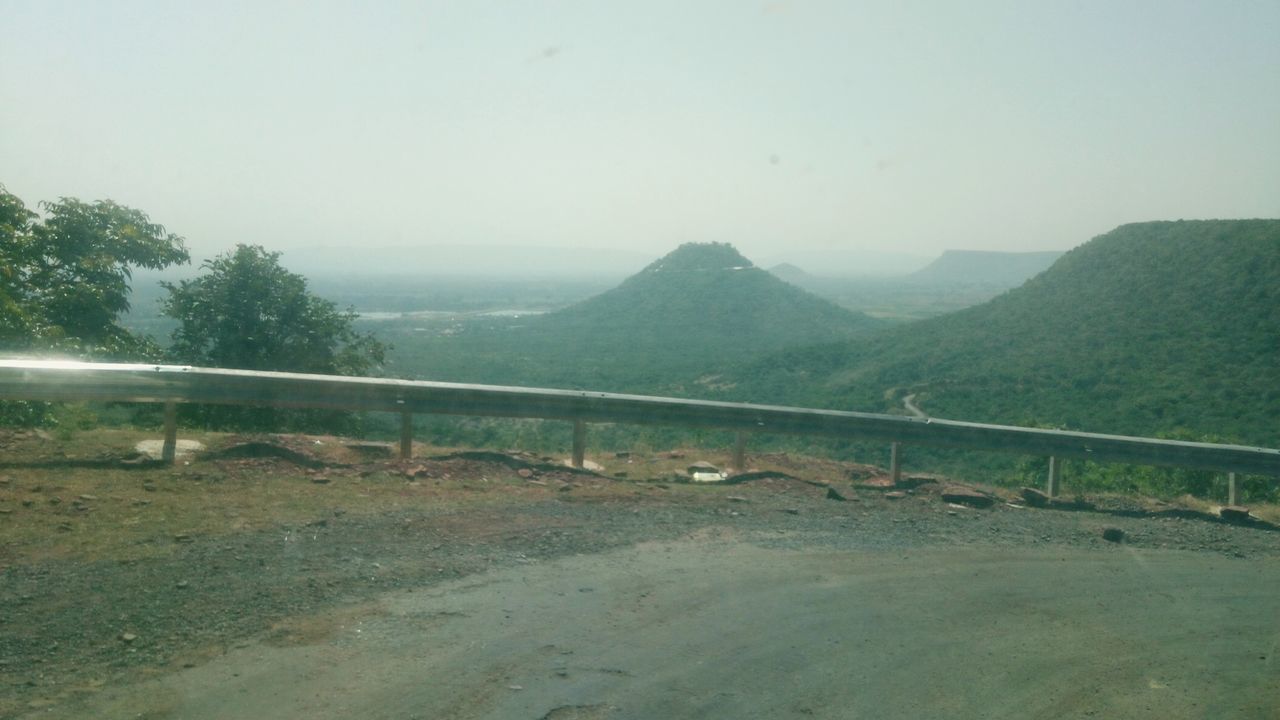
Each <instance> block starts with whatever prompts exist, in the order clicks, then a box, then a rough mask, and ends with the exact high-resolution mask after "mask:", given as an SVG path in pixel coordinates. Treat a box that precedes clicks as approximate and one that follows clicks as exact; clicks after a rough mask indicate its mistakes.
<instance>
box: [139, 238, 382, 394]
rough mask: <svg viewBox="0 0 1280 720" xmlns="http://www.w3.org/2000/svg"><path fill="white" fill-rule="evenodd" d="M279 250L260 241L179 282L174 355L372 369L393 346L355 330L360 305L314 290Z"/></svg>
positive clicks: (173, 306) (174, 292) (172, 298)
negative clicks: (345, 304)
mask: <svg viewBox="0 0 1280 720" xmlns="http://www.w3.org/2000/svg"><path fill="white" fill-rule="evenodd" d="M279 258H280V254H279V253H272V252H267V251H266V250H264V249H263V248H261V247H259V246H257V245H237V246H236V249H235V250H233V251H230V252H227V253H224V254H222V255H219V256H218V257H216V258H214V259H212V260H208V261H206V262H205V263H204V264H203V265H202V266H201V267H202V268H204V270H205V271H206V272H205V274H204V275H201V276H200V277H198V278H195V279H193V280H182V281H180V282H179V283H178V284H177V285H174V284H172V283H162V285H163V286H164V287H165V289H166V290H168V292H169V296H168V297H167V298H165V299H164V300H163V301H162V305H163V309H164V313H165V314H166V315H168V316H170V317H172V318H174V319H176V320H178V321H179V322H180V323H181V324H180V325H179V327H178V329H177V330H175V331H174V333H173V344H172V346H171V347H170V353H171V354H172V356H173V357H174V359H176V360H179V361H182V362H187V363H191V364H195V365H204V366H209V367H223V368H238V369H241V370H280V371H290V372H305V373H321V374H328V375H367V374H369V373H370V371H371V370H372V369H373V368H375V367H377V366H378V365H380V364H381V363H382V362H383V359H384V354H385V352H386V348H385V347H384V346H383V345H382V343H380V342H378V341H377V340H375V339H374V338H373V337H372V336H370V335H362V334H359V333H357V332H355V330H354V329H353V328H352V321H354V320H355V318H356V314H355V311H353V310H345V311H344V310H338V308H337V307H336V306H335V305H334V304H333V303H332V302H329V301H328V300H324V299H322V298H319V297H317V296H315V295H313V294H312V293H311V292H310V291H309V290H308V289H307V281H306V278H304V277H302V276H301V275H296V274H294V273H291V272H289V271H288V270H286V269H284V268H283V267H281V266H280V263H279Z"/></svg>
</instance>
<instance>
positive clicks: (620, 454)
mask: <svg viewBox="0 0 1280 720" xmlns="http://www.w3.org/2000/svg"><path fill="white" fill-rule="evenodd" d="M613 456H614V457H616V458H629V457H631V453H630V452H628V451H626V450H622V451H619V452H616V453H614V454H613Z"/></svg>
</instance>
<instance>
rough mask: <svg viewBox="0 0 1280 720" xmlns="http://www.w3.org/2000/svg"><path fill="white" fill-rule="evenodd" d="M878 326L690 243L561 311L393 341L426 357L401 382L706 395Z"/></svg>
mask: <svg viewBox="0 0 1280 720" xmlns="http://www.w3.org/2000/svg"><path fill="white" fill-rule="evenodd" d="M881 324H882V323H881V322H880V321H877V320H874V319H872V318H869V317H867V316H865V315H862V314H860V313H854V312H850V311H848V310H844V309H842V308H840V307H837V306H836V305H833V304H832V303H830V302H828V301H826V300H823V299H821V298H819V297H817V296H815V295H812V294H810V293H808V292H805V291H803V290H801V289H799V288H797V287H794V286H792V285H789V284H787V283H785V282H783V281H781V280H779V279H778V278H776V277H774V276H773V275H770V274H769V273H768V272H766V271H764V270H762V269H760V268H757V267H755V266H754V265H752V263H751V261H750V260H747V259H746V258H744V257H743V256H742V255H740V254H739V253H738V251H737V250H735V249H734V248H733V247H732V246H731V245H728V244H724V243H710V244H695V243H690V244H686V245H682V246H680V247H679V248H677V249H676V250H674V251H673V252H671V253H670V254H668V255H666V256H665V257H663V258H661V259H659V260H657V261H655V262H653V263H652V264H650V265H649V266H648V267H646V268H644V269H643V270H641V271H640V272H639V273H636V274H635V275H633V276H631V277H629V278H628V279H626V280H625V281H623V282H622V284H620V285H618V286H617V287H615V288H613V289H611V290H609V291H607V292H604V293H602V294H600V295H597V296H595V297H592V298H589V299H587V300H584V301H582V302H579V303H576V304H574V305H571V306H569V307H567V308H564V309H562V310H560V311H557V312H554V313H548V314H546V315H541V316H533V317H523V318H519V319H490V320H488V321H485V322H472V323H467V324H465V325H464V326H462V327H460V328H458V329H456V331H454V332H452V333H451V334H449V335H447V336H437V337H431V338H414V339H412V340H411V342H412V345H411V346H409V347H406V346H404V344H403V339H401V338H392V341H393V342H394V343H396V344H397V350H396V357H397V358H401V359H402V360H401V361H400V362H401V364H402V367H403V366H404V363H405V362H406V361H407V362H412V358H413V357H421V358H423V360H422V361H421V364H420V366H418V367H415V368H413V369H412V372H410V373H403V374H416V375H420V376H422V377H428V378H431V379H439V380H454V381H463V382H486V383H502V384H505V383H511V384H526V385H547V386H553V387H571V388H592V389H604V390H613V391H622V392H671V393H690V394H705V390H706V388H708V387H716V386H718V384H719V381H718V379H717V376H718V375H719V374H720V373H722V372H724V371H725V370H726V369H727V368H729V367H730V366H733V365H737V364H739V363H741V362H744V361H748V360H752V359H756V358H759V357H762V356H765V355H768V354H770V353H774V352H778V351H780V350H782V349H784V348H788V347H795V346H800V345H812V344H815V343H824V342H832V341H838V340H843V339H848V338H853V337H857V336H859V335H862V334H865V333H867V332H868V331H870V330H872V329H876V328H879V327H880V326H881ZM419 368H420V369H419ZM397 372H398V374H400V371H399V370H397Z"/></svg>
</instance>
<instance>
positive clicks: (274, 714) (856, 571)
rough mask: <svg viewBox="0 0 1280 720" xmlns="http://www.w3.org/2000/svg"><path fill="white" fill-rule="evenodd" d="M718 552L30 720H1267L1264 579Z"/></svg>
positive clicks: (1275, 629) (693, 543)
mask: <svg viewBox="0 0 1280 720" xmlns="http://www.w3.org/2000/svg"><path fill="white" fill-rule="evenodd" d="M726 532H730V533H731V534H728V535H725V534H718V533H717V532H716V531H710V530H709V531H705V532H702V533H700V534H699V535H698V536H695V537H691V538H689V539H687V540H682V541H679V542H673V543H645V544H641V545H637V546H632V547H628V548H625V549H621V550H613V551H609V552H606V553H601V554H590V555H577V556H571V557H565V558H560V559H557V560H551V561H545V562H530V563H528V564H524V565H519V566H516V567H508V568H504V569H500V570H495V571H491V572H489V573H483V574H478V575H472V576H469V577H466V578H462V579H460V580H457V581H451V582H447V583H443V584H439V585H435V586H431V587H429V588H423V589H413V590H407V591H398V592H393V593H389V594H386V595H384V596H382V597H381V598H380V599H378V600H377V601H376V602H372V603H369V604H366V605H363V606H361V607H360V608H359V609H358V610H355V611H349V612H347V613H345V614H341V615H335V616H329V617H328V618H316V619H314V620H313V623H312V625H311V626H308V627H310V629H311V630H312V631H313V632H311V633H310V634H308V633H306V632H300V633H298V638H296V639H295V641H294V642H289V643H284V644H281V643H278V642H277V643H275V644H268V643H267V642H266V641H257V642H253V643H250V644H246V645H243V646H241V647H239V648H238V649H234V650H232V651H231V652H229V653H228V654H226V655H224V656H222V657H219V658H217V659H215V660H213V661H211V662H208V663H207V664H203V665H199V666H197V667H193V668H190V669H188V670H183V671H180V672H176V673H172V674H168V675H165V676H162V677H160V678H158V679H155V680H151V681H147V682H143V683H140V684H134V685H129V686H122V687H118V688H104V689H103V690H102V691H101V692H99V693H97V694H96V695H95V696H94V697H93V698H92V700H91V701H89V704H88V705H82V706H78V707H76V708H61V709H57V708H51V709H48V710H46V711H42V712H38V713H33V714H32V716H33V717H36V716H38V717H58V716H65V714H67V713H70V714H74V715H75V716H86V717H88V716H94V717H141V718H189V719H191V720H199V719H208V718H246V717H263V718H268V717H269V718H282V719H283V718H308V719H315V720H323V719H326V718H355V717H359V718H396V719H398V720H406V719H408V718H422V719H426V718H432V719H435V718H441V719H462V718H504V719H505V718H521V719H523V718H527V719H529V720H539V719H541V718H547V719H549V720H575V719H586V718H608V719H610V720H613V719H615V718H616V719H622V718H627V719H630V718H689V717H700V718H788V717H795V718H912V719H916V718H941V717H956V718H1161V719H1172V720H1176V719H1179V718H1276V717H1280V663H1278V662H1277V656H1276V655H1277V652H1280V560H1277V559H1276V558H1274V557H1263V558H1250V559H1240V558H1232V557H1227V556H1224V555H1221V554H1213V553H1193V552H1184V551H1177V550H1159V549H1139V548H1134V547H1130V546H1125V545H1118V546H1109V545H1108V546H1105V547H1102V548H1081V547H1067V548H1061V549H1059V548H1054V547H1051V546H1050V547H1038V548H1019V547H1009V546H996V545H991V546H983V545H971V546H965V547H958V548H952V549H947V548H941V547H937V548H923V549H922V548H909V549H899V550H847V549H839V548H836V547H834V546H824V545H822V544H821V543H794V544H793V543H789V541H788V539H787V538H785V537H779V538H776V539H766V538H763V537H760V536H757V535H754V534H749V533H744V534H737V533H732V531H726ZM796 548H800V549H796Z"/></svg>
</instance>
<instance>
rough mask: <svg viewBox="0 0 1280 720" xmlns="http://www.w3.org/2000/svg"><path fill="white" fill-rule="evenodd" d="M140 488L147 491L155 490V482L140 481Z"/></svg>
mask: <svg viewBox="0 0 1280 720" xmlns="http://www.w3.org/2000/svg"><path fill="white" fill-rule="evenodd" d="M142 489H143V490H146V491H147V492H155V491H156V484H155V483H153V482H145V483H142Z"/></svg>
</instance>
